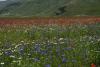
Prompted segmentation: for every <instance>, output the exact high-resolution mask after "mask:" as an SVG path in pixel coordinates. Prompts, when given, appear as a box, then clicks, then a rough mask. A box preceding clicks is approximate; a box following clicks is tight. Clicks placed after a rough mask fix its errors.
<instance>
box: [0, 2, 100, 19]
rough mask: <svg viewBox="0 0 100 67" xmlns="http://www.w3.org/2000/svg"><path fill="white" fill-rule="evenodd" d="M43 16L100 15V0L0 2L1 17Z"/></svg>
mask: <svg viewBox="0 0 100 67" xmlns="http://www.w3.org/2000/svg"><path fill="white" fill-rule="evenodd" d="M1 4H3V5H1ZM41 16H42V17H50V16H100V0H84V1H83V0H8V1H6V2H3V3H2V2H0V17H41Z"/></svg>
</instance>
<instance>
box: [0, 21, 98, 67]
mask: <svg viewBox="0 0 100 67" xmlns="http://www.w3.org/2000/svg"><path fill="white" fill-rule="evenodd" d="M99 29H100V24H99V23H96V24H90V25H81V24H76V25H70V26H58V25H49V26H31V27H28V26H27V27H20V26H19V27H1V28H0V67H58V66H60V67H90V65H91V63H94V64H96V65H97V66H100V65H99V64H100V31H99Z"/></svg>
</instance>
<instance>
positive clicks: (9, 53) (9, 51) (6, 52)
mask: <svg viewBox="0 0 100 67" xmlns="http://www.w3.org/2000/svg"><path fill="white" fill-rule="evenodd" d="M4 54H5V55H7V56H10V55H12V54H13V52H12V51H11V50H7V51H4Z"/></svg>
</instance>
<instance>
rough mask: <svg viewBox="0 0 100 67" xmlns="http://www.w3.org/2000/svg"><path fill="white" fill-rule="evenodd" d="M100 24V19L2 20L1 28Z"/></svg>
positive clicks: (0, 21) (0, 22)
mask: <svg viewBox="0 0 100 67" xmlns="http://www.w3.org/2000/svg"><path fill="white" fill-rule="evenodd" d="M97 22H100V17H60V18H0V26H6V25H48V24H50V25H51V24H58V25H69V24H77V23H80V24H91V23H97Z"/></svg>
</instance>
